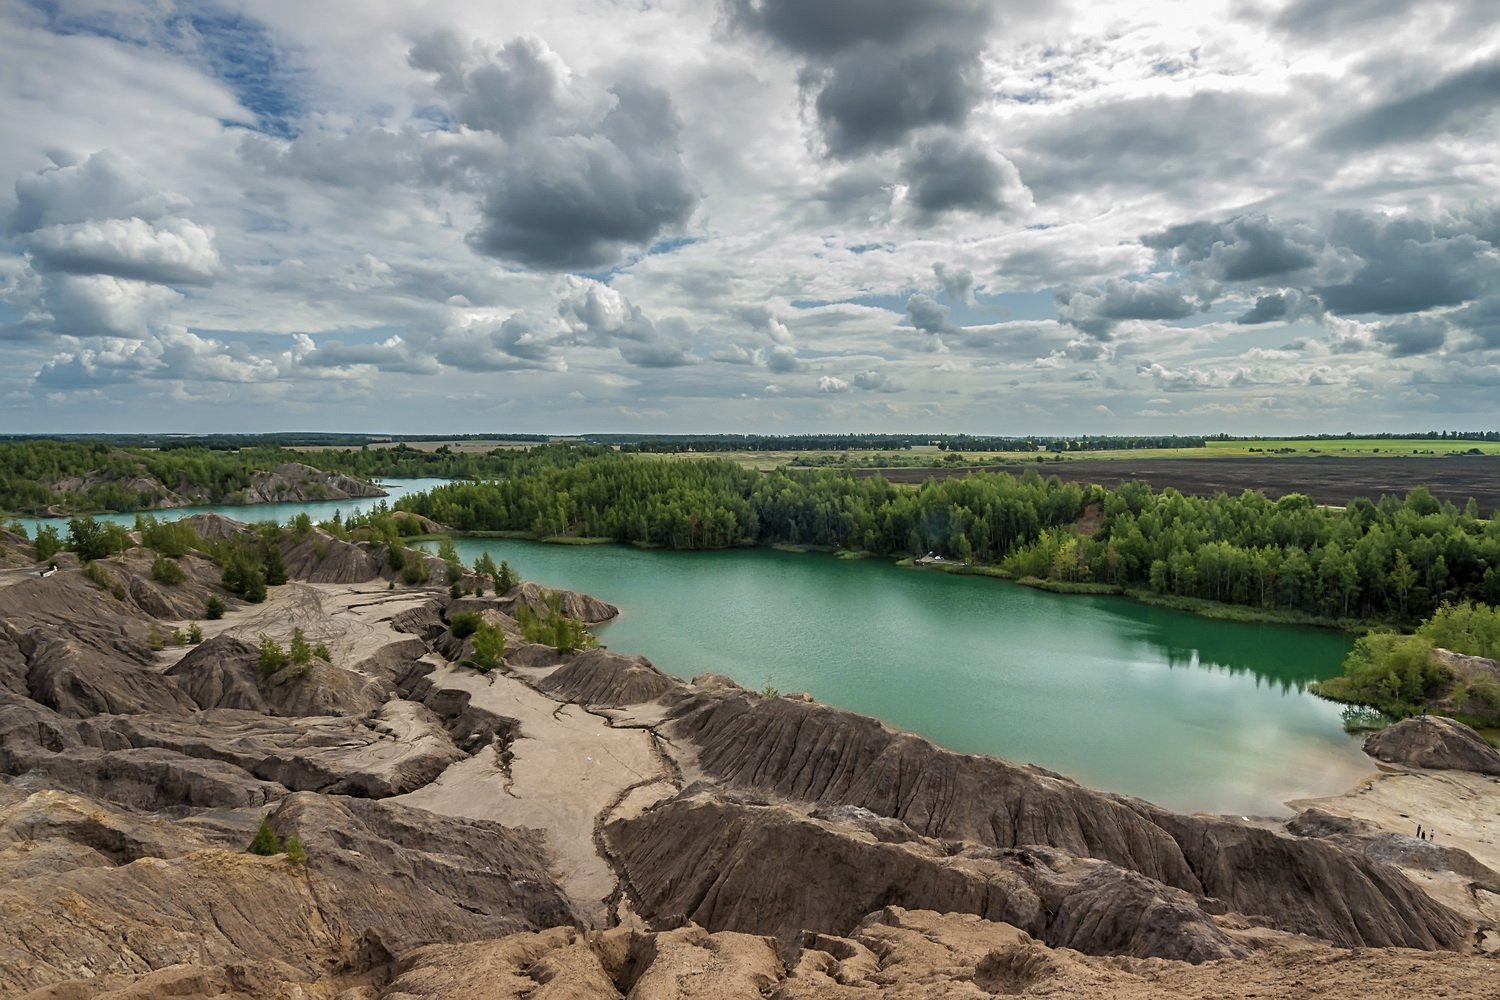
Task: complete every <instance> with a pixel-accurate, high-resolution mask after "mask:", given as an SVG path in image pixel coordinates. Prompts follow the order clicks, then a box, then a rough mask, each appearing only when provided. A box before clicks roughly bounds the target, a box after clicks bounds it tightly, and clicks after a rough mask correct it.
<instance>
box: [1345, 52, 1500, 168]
mask: <svg viewBox="0 0 1500 1000" xmlns="http://www.w3.org/2000/svg"><path fill="white" fill-rule="evenodd" d="M1497 105H1500V60H1497V59H1491V60H1489V61H1487V62H1482V63H1476V64H1475V65H1473V66H1470V67H1468V68H1467V69H1463V70H1460V71H1459V72H1457V73H1454V74H1453V75H1451V76H1449V77H1447V78H1446V79H1444V80H1442V81H1440V82H1439V83H1437V84H1435V85H1434V86H1431V87H1428V88H1427V89H1425V90H1420V91H1417V92H1416V93H1412V94H1405V95H1402V96H1400V97H1395V98H1391V99H1388V100H1385V101H1382V102H1380V103H1378V104H1376V105H1374V106H1373V107H1370V108H1368V109H1366V110H1365V111H1363V112H1361V113H1359V114H1358V115H1355V116H1354V117H1353V118H1350V119H1349V120H1348V121H1345V122H1341V123H1340V124H1338V125H1335V126H1333V127H1332V128H1330V129H1329V130H1328V131H1326V132H1324V133H1323V135H1322V136H1321V137H1320V138H1319V143H1320V144H1321V145H1322V146H1324V147H1325V148H1328V149H1332V150H1337V151H1339V152H1348V151H1351V150H1357V149H1369V148H1372V147H1376V146H1386V145H1391V144H1393V143H1403V142H1420V141H1422V140H1424V139H1431V138H1432V137H1434V136H1437V135H1440V134H1442V133H1444V132H1461V131H1465V130H1467V129H1469V128H1472V127H1474V126H1476V125H1478V124H1479V123H1480V121H1481V120H1482V119H1484V118H1486V117H1488V116H1491V115H1493V114H1494V112H1495V108H1496V106H1497Z"/></svg>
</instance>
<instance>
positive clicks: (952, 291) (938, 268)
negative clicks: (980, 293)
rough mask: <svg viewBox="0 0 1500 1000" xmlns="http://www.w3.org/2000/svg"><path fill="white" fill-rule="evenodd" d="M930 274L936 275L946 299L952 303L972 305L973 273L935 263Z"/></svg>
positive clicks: (950, 265)
mask: <svg viewBox="0 0 1500 1000" xmlns="http://www.w3.org/2000/svg"><path fill="white" fill-rule="evenodd" d="M932 273H933V274H935V275H937V280H938V281H940V282H942V285H943V291H945V292H947V293H948V298H950V299H952V300H953V301H954V302H964V303H967V304H969V305H973V304H974V272H973V271H971V270H969V269H968V268H967V267H963V266H961V265H953V264H947V263H944V262H943V261H937V262H935V263H934V264H933V265H932Z"/></svg>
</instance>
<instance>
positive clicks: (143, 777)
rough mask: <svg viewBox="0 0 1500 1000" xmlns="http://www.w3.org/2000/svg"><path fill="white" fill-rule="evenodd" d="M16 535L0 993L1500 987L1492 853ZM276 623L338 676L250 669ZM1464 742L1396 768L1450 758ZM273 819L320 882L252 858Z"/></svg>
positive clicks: (535, 605) (389, 605) (297, 574)
mask: <svg viewBox="0 0 1500 1000" xmlns="http://www.w3.org/2000/svg"><path fill="white" fill-rule="evenodd" d="M196 523H197V525H198V529H199V531H200V533H202V534H204V535H205V536H213V537H220V538H223V537H229V536H231V535H233V534H235V533H238V532H242V531H244V530H245V528H244V527H243V526H241V525H237V524H235V523H234V522H229V521H225V520H224V519H222V518H205V519H199V520H197V521H196ZM7 552H8V559H9V560H10V562H9V564H8V565H9V566H10V567H11V568H8V569H7V568H3V567H0V920H3V922H4V926H5V928H6V933H5V934H4V935H0V994H3V995H6V996H23V997H32V998H42V997H46V998H49V1000H65V998H66V1000H72V998H81V997H96V996H97V997H119V998H124V997H142V998H144V997H156V996H174V997H187V998H210V997H213V998H228V997H233V998H239V997H247V998H248V997H287V998H292V997H300V998H318V997H322V998H331V997H339V998H341V1000H374V998H391V1000H395V998H408V997H452V998H460V997H462V998H489V997H506V998H523V997H524V998H530V1000H539V998H549V997H551V998H589V997H602V998H623V997H631V998H638V1000H648V998H668V997H670V998H705V1000H707V998H720V997H724V998H728V997H735V998H739V997H766V996H775V997H781V998H786V1000H790V998H808V1000H813V998H830V1000H832V998H839V1000H848V998H865V997H875V996H891V997H912V998H915V997H924V998H925V997H932V998H936V997H945V998H946V997H960V998H964V997H974V998H977V997H991V996H997V995H1026V994H1033V995H1047V994H1050V995H1068V996H1079V997H1106V996H1108V997H1126V998H1133V997H1148V996H1149V997H1201V996H1205V995H1212V996H1224V997H1240V996H1244V997H1250V996H1264V995H1280V994H1279V993H1278V992H1277V991H1278V990H1279V989H1281V987H1282V986H1283V985H1284V984H1287V983H1295V984H1297V988H1298V989H1301V990H1303V991H1304V992H1305V993H1307V994H1308V995H1311V994H1313V993H1317V994H1318V995H1320V996H1325V997H1354V996H1367V995H1370V993H1372V992H1377V993H1379V994H1380V995H1382V996H1389V997H1408V996H1410V997H1418V996H1421V997H1429V996H1440V995H1444V991H1446V993H1447V995H1450V996H1455V997H1457V996H1464V997H1477V998H1483V997H1496V998H1500V967H1497V962H1496V960H1495V959H1493V958H1491V957H1488V956H1487V955H1485V954H1482V953H1481V952H1482V949H1481V948H1479V947H1476V944H1477V943H1484V942H1486V941H1487V940H1488V939H1487V938H1486V937H1485V935H1486V933H1488V932H1489V931H1490V930H1491V929H1492V927H1493V925H1494V923H1495V920H1494V919H1492V918H1493V916H1494V911H1493V908H1492V907H1491V906H1490V903H1488V902H1487V901H1486V899H1487V897H1486V896H1485V894H1486V893H1488V894H1489V895H1490V896H1493V897H1494V898H1495V899H1500V894H1497V893H1496V890H1500V875H1496V874H1495V872H1494V871H1493V870H1492V869H1491V867H1490V865H1491V864H1492V863H1493V860H1492V859H1491V858H1490V856H1489V855H1487V854H1485V853H1484V850H1485V849H1484V844H1485V843H1486V841H1483V840H1482V839H1475V840H1473V841H1471V842H1468V843H1471V844H1472V845H1473V851H1474V852H1476V853H1471V852H1470V851H1469V850H1465V849H1464V848H1463V847H1461V846H1458V845H1451V846H1450V845H1444V846H1443V847H1442V848H1441V849H1440V850H1439V849H1436V848H1433V849H1430V850H1429V849H1428V848H1429V847H1430V846H1431V845H1427V844H1426V842H1418V841H1415V840H1413V839H1412V838H1410V837H1405V836H1401V835H1399V834H1396V833H1391V832H1389V831H1380V830H1377V829H1376V828H1375V826H1374V825H1372V824H1371V823H1369V822H1367V821H1363V820H1361V821H1355V820H1351V819H1344V818H1341V817H1339V816H1335V815H1333V814H1331V813H1324V812H1319V811H1314V810H1309V811H1308V812H1305V813H1303V814H1302V815H1301V816H1299V817H1297V818H1296V819H1295V820H1293V821H1292V822H1291V823H1290V824H1287V825H1286V826H1285V827H1278V826H1274V825H1263V826H1251V825H1246V824H1242V823H1233V822H1229V821H1227V820H1223V819H1217V818H1211V817H1187V816H1180V815H1176V814H1173V813H1169V812H1166V811H1164V810H1161V809H1158V808H1156V807H1154V806H1152V805H1150V804H1149V803H1146V802H1142V801H1139V800H1136V799H1130V798H1126V797H1121V796H1115V795H1108V794H1105V793H1101V792H1096V791H1093V790H1090V789H1087V788H1083V787H1081V786H1079V785H1077V784H1075V783H1074V782H1071V781H1069V780H1068V779H1066V778H1063V777H1061V776H1059V775H1055V774H1052V773H1049V772H1047V771H1044V770H1041V769H1038V768H1033V767H1017V766H1014V765H1011V764H1008V763H1006V762H1004V761H1000V760H996V759H993V758H987V757H978V756H970V755H962V754H956V753H951V752H949V751H945V750H943V749H941V748H939V747H936V746H934V745H932V744H931V743H929V742H927V741H925V740H922V739H919V738H917V737H915V736H912V735H910V734H905V733H900V732H897V731H895V730H892V729H890V728H889V727H886V726H883V725H881V724H880V723H878V722H876V721H874V720H871V719H867V718H863V717H860V716H856V715H853V714H851V713H848V712H843V711H840V710H837V709H833V708H829V707H827V706H822V705H817V704H815V703H811V702H808V701H806V700H803V699H799V698H792V697H787V698H768V697H763V696H760V695H757V694H753V693H751V692H747V691H744V690H742V689H741V688H739V687H738V686H737V685H735V684H734V683H733V682H730V681H727V680H725V679H723V678H716V677H704V678H699V679H697V680H696V681H695V682H694V683H692V684H688V683H685V682H683V681H681V680H679V679H677V678H675V677H672V676H669V675H667V674H664V673H662V672H661V671H659V670H657V669H656V667H654V666H653V665H652V664H651V663H650V662H649V661H647V660H645V659H643V658H641V657H637V656H625V655H620V654H617V653H615V652H613V651H610V650H608V649H591V650H584V651H580V652H568V651H560V650H557V649H553V648H551V647H545V646H539V645H535V644H531V643H528V642H526V641H525V638H524V629H523V628H522V627H521V625H520V624H519V623H518V621H517V619H516V617H515V615H516V612H517V609H518V606H520V605H525V606H526V607H528V608H531V609H533V610H535V611H538V612H542V613H545V612H546V611H547V610H548V609H551V608H553V607H561V608H562V609H563V610H564V611H565V612H567V613H569V614H571V615H574V616H577V617H579V618H582V619H585V620H588V621H590V622H599V621H603V620H607V619H608V618H609V617H611V616H612V615H613V614H614V613H615V609H614V608H612V607H610V606H609V605H607V604H604V603H602V602H599V601H597V600H594V599H592V598H588V597H585V596H583V595H577V594H568V593H557V594H553V593H552V592H549V591H546V590H545V588H542V587H539V586H537V585H535V584H530V583H528V584H524V585H522V586H520V587H518V588H516V589H515V590H513V591H512V592H511V593H509V594H505V595H499V596H491V597H463V598H458V599H452V598H450V597H449V595H448V593H447V589H446V586H445V587H443V588H441V589H439V588H437V587H431V588H428V587H415V588H412V587H404V586H402V585H401V584H400V583H399V582H398V581H396V580H395V579H394V577H395V574H393V573H392V572H391V571H390V570H389V568H388V567H386V566H385V563H384V561H383V560H382V559H381V558H380V555H379V552H378V550H375V549H372V548H370V547H369V546H366V545H361V544H357V543H350V542H344V541H340V540H338V539H335V538H331V537H329V536H327V535H325V534H322V533H320V532H314V533H312V534H311V535H308V536H304V537H302V538H300V539H293V538H290V537H289V538H287V539H285V540H284V541H283V545H282V553H281V554H282V557H283V561H284V563H285V565H286V566H287V567H288V569H289V570H291V573H292V576H293V577H294V580H293V582H292V583H289V584H287V585H285V586H282V587H275V588H272V591H271V595H270V599H269V600H268V601H267V602H266V603H265V604H263V605H251V606H244V605H240V604H238V603H237V602H236V601H234V600H233V599H232V598H231V597H230V596H229V595H228V594H227V593H226V592H225V591H224V590H223V588H222V587H220V586H219V570H218V567H217V566H215V565H213V564H212V563H210V562H209V561H208V560H206V559H203V558H201V557H198V556H191V555H190V556H185V557H183V558H182V559H181V560H179V564H180V565H181V567H182V568H183V570H184V576H185V579H184V580H183V581H182V582H181V583H179V584H175V585H166V584H161V583H158V582H155V581H153V580H152V579H151V578H150V567H151V563H152V555H151V554H150V553H148V552H143V551H139V550H133V551H132V552H130V553H127V554H126V555H125V556H122V557H117V558H114V559H111V560H107V561H101V562H100V563H99V564H97V568H96V569H95V570H94V576H93V577H90V576H86V575H85V573H84V571H83V570H82V569H81V568H79V567H78V566H77V565H76V563H74V562H71V561H69V560H67V559H63V560H61V564H62V569H61V570H60V571H59V572H57V573H56V574H53V575H51V576H48V577H46V578H42V577H39V576H36V575H35V574H34V573H32V572H31V571H30V570H29V569H21V568H17V567H19V566H22V565H25V564H26V560H25V543H24V542H23V541H20V540H16V539H9V540H7ZM101 573H102V574H103V575H102V576H100V574H101ZM433 576H434V578H441V567H440V566H435V567H434V574H433ZM465 582H466V583H473V582H477V581H472V580H466V581H465ZM210 596H217V597H219V598H220V599H221V600H224V601H225V602H226V603H227V604H229V605H230V611H229V613H228V614H227V615H226V616H225V617H224V618H223V619H222V620H221V621H213V622H208V621H204V622H200V623H198V624H199V626H200V628H201V629H202V630H203V633H204V640H203V641H202V643H201V644H198V645H196V646H192V647H186V646H173V645H168V646H167V648H164V649H161V648H153V647H159V646H161V645H162V643H161V642H160V637H161V636H163V635H166V634H170V633H171V632H172V631H173V630H185V629H186V628H187V627H188V626H189V625H190V624H192V622H191V619H192V618H194V617H195V616H196V615H197V614H198V613H199V609H201V608H202V606H203V604H204V601H205V600H206V599H207V598H208V597H210ZM458 611H475V612H478V613H479V615H480V618H481V620H482V621H484V622H487V623H489V624H490V625H493V626H495V627H498V628H499V629H500V630H501V631H502V632H504V634H505V635H506V636H507V640H508V644H507V650H506V655H505V658H504V661H503V662H502V663H501V664H500V666H499V667H497V668H496V669H494V670H492V671H490V672H488V673H481V672H479V671H477V670H475V669H471V668H470V667H467V666H463V665H461V664H462V663H463V662H464V661H466V660H469V659H470V658H471V657H472V656H473V655H474V649H473V640H472V638H461V637H460V636H458V635H455V634H454V632H453V631H452V630H450V628H449V619H450V617H451V616H452V615H454V614H455V613H456V612H458ZM293 629H301V630H302V633H303V634H304V635H305V636H306V638H307V640H308V641H309V642H312V643H319V644H321V645H323V646H324V647H325V648H326V650H327V652H328V654H329V655H328V660H327V661H324V660H322V659H314V660H313V661H311V662H310V663H307V664H302V665H294V664H288V665H285V666H282V667H280V668H272V669H266V668H265V667H263V666H262V661H261V656H260V642H261V639H262V637H268V638H270V639H272V640H274V641H276V642H280V643H285V642H287V641H288V639H289V637H290V635H291V633H292V631H293ZM606 634H607V633H606ZM683 666H684V667H686V668H689V669H690V667H691V665H688V664H684V665H683ZM1397 735H1399V734H1397ZM1465 740H1466V737H1465V736H1464V735H1463V734H1458V735H1456V736H1455V735H1453V734H1448V733H1446V732H1445V733H1443V734H1438V735H1437V736H1431V734H1429V735H1427V736H1421V737H1420V738H1418V737H1412V738H1410V739H1408V738H1406V737H1401V739H1400V743H1401V746H1402V747H1404V748H1405V749H1401V750H1399V751H1393V752H1399V753H1400V754H1401V755H1402V757H1403V759H1404V760H1407V762H1408V763H1414V764H1426V765H1429V766H1430V765H1431V764H1432V763H1433V762H1435V761H1438V760H1440V759H1441V760H1443V761H1450V760H1454V759H1458V760H1468V759H1469V758H1468V757H1465V756H1464V754H1465V753H1468V751H1462V752H1460V751H1461V750H1462V748H1464V747H1469V744H1468V743H1467V742H1465ZM1469 749H1470V750H1472V749H1473V748H1472V747H1469ZM1476 752H1477V751H1476ZM1434 755H1435V756H1434ZM1455 755H1457V756H1456V757H1455ZM1481 756H1482V755H1481ZM1444 766H1452V765H1451V764H1445V765H1444ZM1424 773H1428V772H1423V771H1420V770H1413V769H1410V768H1407V769H1403V770H1402V775H1403V777H1410V776H1416V777H1420V775H1421V774H1424ZM1445 773H1446V772H1445ZM1464 780H1465V781H1485V782H1487V781H1490V780H1491V779H1489V778H1486V777H1484V776H1482V775H1479V774H1472V773H1469V774H1467V775H1466V776H1465V778H1464ZM1464 788H1465V789H1466V791H1465V794H1474V795H1481V796H1482V795H1483V794H1484V789H1483V788H1479V787H1478V786H1473V787H1471V786H1469V785H1465V786H1464ZM1475 789H1478V790H1477V791H1476V790H1475ZM263 819H265V820H268V821H269V824H270V826H271V828H272V829H273V830H274V832H275V833H276V834H277V835H278V836H279V837H281V838H283V839H284V840H285V839H290V838H292V837H294V836H295V837H296V838H297V839H298V840H299V841H300V842H301V843H302V844H305V845H306V854H307V856H306V859H305V860H304V861H300V862H299V861H295V860H293V859H291V858H289V857H288V856H287V855H286V854H278V855H274V856H269V857H262V856H257V855H253V854H249V853H247V852H246V846H247V845H248V844H249V843H250V841H251V839H252V838H253V837H254V836H255V834H256V830H257V827H258V826H259V825H260V823H261V822H262V820H263ZM1408 842H1410V843H1409V844H1408ZM1393 861H1394V862H1396V863H1394V864H1393V863H1392V862H1393ZM1398 864H1399V865H1400V866H1401V867H1398V866H1397V865H1398ZM1414 872H1415V873H1416V874H1417V875H1420V876H1421V877H1420V878H1419V879H1418V881H1421V882H1422V885H1421V886H1420V887H1419V885H1418V884H1416V883H1415V882H1413V881H1412V879H1411V878H1409V877H1408V875H1409V874H1411V873H1414ZM1434 887H1436V888H1434ZM1438 889H1441V890H1442V892H1439V891H1437V890H1438ZM1445 893H1446V894H1445ZM1439 898H1441V900H1442V901H1441V902H1440V901H1439ZM1351 949H1352V950H1351Z"/></svg>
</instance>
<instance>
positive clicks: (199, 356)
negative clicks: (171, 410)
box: [36, 327, 297, 390]
mask: <svg viewBox="0 0 1500 1000" xmlns="http://www.w3.org/2000/svg"><path fill="white" fill-rule="evenodd" d="M293 360H294V355H293V354H292V353H290V352H288V353H285V354H283V355H282V356H280V357H279V358H265V357H258V356H256V355H254V354H252V353H251V352H250V351H249V350H248V349H247V348H246V347H244V345H241V344H230V343H225V342H222V341H218V340H213V339H211V338H205V337H200V336H198V335H197V334H194V333H191V332H189V331H187V330H184V329H182V328H181V327H168V328H165V329H163V330H162V331H160V332H159V333H155V334H152V335H151V336H148V337H145V338H142V339H138V340H123V339H118V338H109V337H105V338H99V339H97V340H95V341H94V342H92V343H91V344H90V345H89V346H86V347H81V348H79V349H77V350H73V351H67V352H62V353H59V354H56V355H54V356H53V357H52V358H51V359H49V360H48V361H47V362H46V363H45V364H44V365H42V367H41V369H40V370H39V371H38V372H37V374H36V383H37V385H39V386H41V387H43V388H49V389H59V390H74V389H86V388H91V387H96V386H104V385H118V384H127V383H132V382H140V381H145V380H175V381H196V382H215V383H238V384H250V383H266V382H276V381H281V380H284V379H288V378H291V377H293V376H294V374H295V371H296V367H297V366H296V365H295V364H294V363H293Z"/></svg>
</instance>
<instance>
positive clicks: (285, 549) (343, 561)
mask: <svg viewBox="0 0 1500 1000" xmlns="http://www.w3.org/2000/svg"><path fill="white" fill-rule="evenodd" d="M281 562H282V565H283V566H285V567H286V572H287V576H288V577H289V578H290V579H294V580H305V581H307V582H308V583H367V582H369V581H370V580H374V579H376V578H377V577H379V576H380V563H379V562H378V561H377V560H376V559H375V557H374V556H372V555H371V554H370V553H369V552H368V551H366V550H365V549H364V548H363V547H361V546H359V545H356V544H354V543H353V542H346V541H343V540H342V539H339V538H335V537H333V536H332V535H330V534H329V533H328V532H326V531H324V530H323V529H322V528H313V529H312V530H310V531H309V532H308V533H307V534H306V535H305V536H303V537H300V538H299V537H297V536H295V535H292V536H290V537H289V538H287V539H286V540H285V541H283V542H282V545H281Z"/></svg>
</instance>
